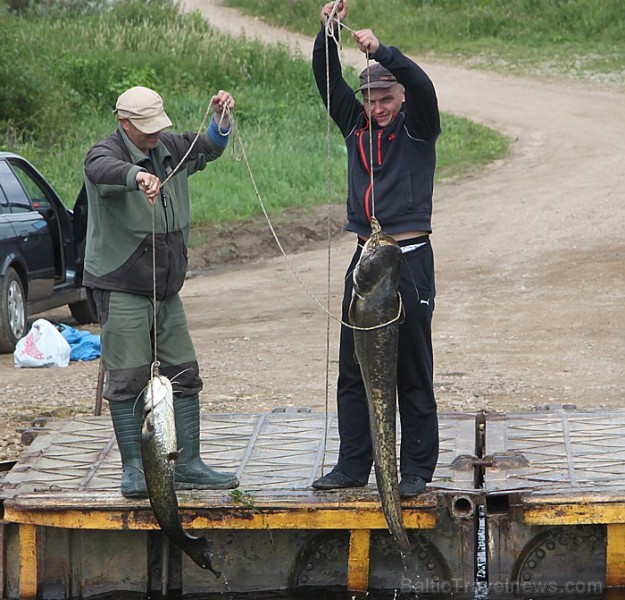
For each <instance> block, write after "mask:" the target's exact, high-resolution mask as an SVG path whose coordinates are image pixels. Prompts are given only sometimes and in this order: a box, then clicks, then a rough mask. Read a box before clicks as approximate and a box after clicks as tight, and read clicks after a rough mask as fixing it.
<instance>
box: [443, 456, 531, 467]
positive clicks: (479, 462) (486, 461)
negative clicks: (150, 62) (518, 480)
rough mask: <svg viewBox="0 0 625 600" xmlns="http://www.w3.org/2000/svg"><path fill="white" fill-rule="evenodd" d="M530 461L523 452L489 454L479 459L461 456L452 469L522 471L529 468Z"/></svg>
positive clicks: (457, 458)
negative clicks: (482, 468) (485, 468)
mask: <svg viewBox="0 0 625 600" xmlns="http://www.w3.org/2000/svg"><path fill="white" fill-rule="evenodd" d="M529 464H530V463H529V461H528V460H527V458H525V456H523V454H522V453H521V452H501V453H499V454H487V455H486V456H483V457H482V458H478V457H477V456H474V455H473V454H460V455H458V456H456V458H454V460H453V461H452V463H451V468H452V469H453V470H454V471H469V470H471V469H474V468H475V467H488V468H491V469H503V470H512V469H522V468H523V467H529Z"/></svg>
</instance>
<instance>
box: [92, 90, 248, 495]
mask: <svg viewBox="0 0 625 600" xmlns="http://www.w3.org/2000/svg"><path fill="white" fill-rule="evenodd" d="M211 108H212V110H213V111H214V114H213V117H212V119H211V122H210V124H209V126H208V128H207V129H206V131H205V132H203V133H202V134H201V135H199V136H197V139H196V133H195V132H191V131H188V132H186V133H182V134H175V133H168V132H165V131H164V130H165V129H166V128H167V127H169V126H171V124H172V123H171V121H170V119H169V117H168V116H167V113H166V112H165V109H164V107H163V100H162V98H161V96H160V95H159V94H157V93H156V92H155V91H154V90H151V89H149V88H145V87H141V86H137V87H133V88H130V89H129V90H126V91H125V92H124V93H123V94H121V95H120V96H119V98H118V99H117V104H116V106H115V110H114V111H113V112H114V113H115V114H116V115H117V121H118V124H117V130H116V131H115V132H114V133H112V134H111V135H110V136H109V137H107V138H106V139H104V140H103V141H101V142H98V143H97V144H95V145H94V146H93V147H92V148H91V149H90V150H89V151H88V153H87V156H86V159H85V188H86V192H87V201H88V220H87V244H86V251H85V265H84V277H83V284H84V285H85V286H86V287H88V288H90V291H91V293H92V297H93V300H94V302H95V306H96V309H97V313H98V319H99V322H100V327H101V342H102V358H101V360H102V365H103V368H104V372H105V380H106V386H105V389H104V393H103V396H104V398H106V399H107V400H108V402H109V408H110V412H111V418H112V421H113V428H114V431H115V436H116V438H117V444H118V446H119V451H120V454H121V460H122V468H123V471H122V481H121V493H122V495H123V496H125V497H126V498H142V497H147V488H146V483H145V477H144V474H143V466H142V461H141V446H140V436H141V422H142V413H143V402H142V401H141V397H142V393H143V391H144V389H145V387H146V385H147V383H148V381H149V379H150V377H151V368H150V367H151V363H152V361H153V360H154V358H155V357H154V348H155V347H156V348H157V354H158V356H157V358H158V360H159V363H160V368H159V370H160V373H161V374H162V375H165V376H166V377H168V378H169V379H170V380H171V381H172V384H173V389H174V407H175V421H176V434H177V438H178V447H179V448H180V455H179V457H178V459H177V460H176V475H175V482H176V488H177V489H229V488H235V487H237V486H238V485H239V482H238V480H237V478H236V476H235V475H234V474H232V473H222V472H218V471H216V470H214V469H212V468H211V467H209V466H208V465H206V464H205V463H204V462H203V461H202V459H201V458H200V413H199V396H198V394H199V392H200V390H201V389H202V386H203V384H202V379H201V378H200V375H199V368H198V363H197V359H196V356H195V350H194V347H193V342H192V341H191V336H190V334H189V329H188V325H187V319H186V315H185V312H184V308H183V305H182V301H181V299H180V296H179V291H180V289H181V288H182V285H183V283H184V279H185V275H186V270H187V245H188V237H189V212H190V207H189V189H188V178H189V176H191V175H193V174H194V173H196V172H198V171H201V170H203V169H204V168H205V167H206V165H207V163H208V162H210V161H213V160H216V159H217V158H219V157H220V156H221V155H222V154H223V152H224V149H225V147H226V145H227V143H228V135H229V133H230V119H229V111H231V110H232V109H233V108H234V99H233V98H232V96H231V95H230V94H229V93H228V92H225V91H223V90H220V91H219V92H218V93H217V94H215V95H214V96H213V97H212V98H211ZM153 228H154V231H153ZM153 234H154V238H155V239H154V242H153ZM154 267H155V273H154ZM153 277H154V278H153ZM154 288H156V289H154ZM154 294H155V296H156V307H154V305H153V297H154ZM155 308H156V317H154V313H155ZM154 318H156V323H154ZM155 341H156V344H155Z"/></svg>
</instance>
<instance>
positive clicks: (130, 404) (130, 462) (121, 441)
mask: <svg viewBox="0 0 625 600" xmlns="http://www.w3.org/2000/svg"><path fill="white" fill-rule="evenodd" d="M109 410H110V411H111V420H112V421H113V429H114V430H115V437H116V438H117V445H118V447H119V453H120V455H121V458H122V469H123V470H122V486H121V492H122V496H124V498H147V497H148V489H147V487H146V485H145V475H144V474H143V462H142V460H141V423H142V421H143V402H142V401H141V399H140V400H137V401H134V400H131V401H126V402H109Z"/></svg>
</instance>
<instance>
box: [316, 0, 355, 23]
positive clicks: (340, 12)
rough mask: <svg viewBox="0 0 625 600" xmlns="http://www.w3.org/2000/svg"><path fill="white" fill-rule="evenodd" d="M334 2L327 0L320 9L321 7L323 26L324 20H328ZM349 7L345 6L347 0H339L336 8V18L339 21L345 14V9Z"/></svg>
mask: <svg viewBox="0 0 625 600" xmlns="http://www.w3.org/2000/svg"><path fill="white" fill-rule="evenodd" d="M334 4H335V2H328V3H327V4H326V5H325V6H324V7H323V8H322V9H321V24H322V25H323V26H325V24H326V21H327V20H328V17H329V16H330V15H331V14H332V11H333V10H334ZM348 8H349V7H348V6H347V0H341V1H340V2H339V4H338V6H337V8H336V14H335V16H336V18H337V19H338V20H339V21H343V19H344V18H345V17H346V16H347V9H348Z"/></svg>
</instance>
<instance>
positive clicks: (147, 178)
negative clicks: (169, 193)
mask: <svg viewBox="0 0 625 600" xmlns="http://www.w3.org/2000/svg"><path fill="white" fill-rule="evenodd" d="M135 181H136V182H137V186H138V187H139V189H140V190H141V191H142V192H143V193H144V194H145V195H146V196H147V199H148V202H149V203H150V204H154V203H155V202H156V197H157V196H158V192H159V190H160V189H161V180H160V179H159V178H158V177H157V176H156V175H152V173H146V172H145V171H139V173H137V176H136V177H135Z"/></svg>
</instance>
